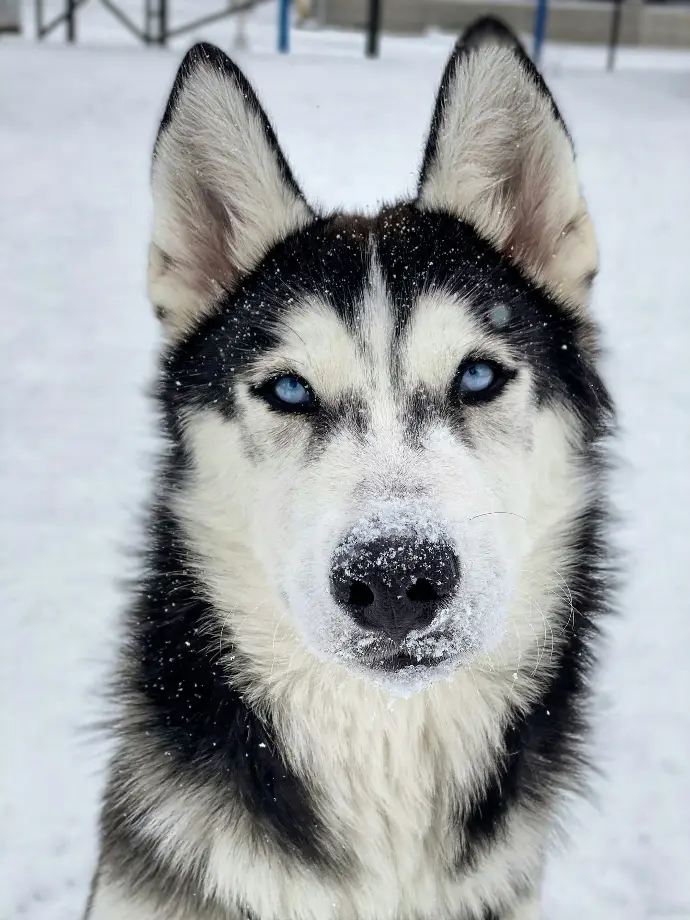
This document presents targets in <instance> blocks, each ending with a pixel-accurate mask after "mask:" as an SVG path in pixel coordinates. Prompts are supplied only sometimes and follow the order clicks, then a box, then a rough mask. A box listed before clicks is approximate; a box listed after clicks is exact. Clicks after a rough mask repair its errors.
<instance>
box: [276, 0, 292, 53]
mask: <svg viewBox="0 0 690 920" xmlns="http://www.w3.org/2000/svg"><path fill="white" fill-rule="evenodd" d="M289 50H290V0H280V3H279V4H278V51H280V53H281V54H287V53H288V51H289Z"/></svg>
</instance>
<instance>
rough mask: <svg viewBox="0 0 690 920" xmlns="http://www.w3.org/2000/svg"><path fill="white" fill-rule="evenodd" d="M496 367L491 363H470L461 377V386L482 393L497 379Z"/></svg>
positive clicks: (471, 391)
mask: <svg viewBox="0 0 690 920" xmlns="http://www.w3.org/2000/svg"><path fill="white" fill-rule="evenodd" d="M495 376H496V375H495V374H494V369H493V367H491V365H490V364H484V362H482V361H477V362H476V363H475V364H469V365H468V366H467V367H466V368H465V371H464V373H463V375H462V377H461V378H460V386H461V387H462V389H463V390H467V391H468V392H470V393H481V391H482V390H487V389H488V388H489V387H490V386H491V384H492V383H493V382H494V379H495Z"/></svg>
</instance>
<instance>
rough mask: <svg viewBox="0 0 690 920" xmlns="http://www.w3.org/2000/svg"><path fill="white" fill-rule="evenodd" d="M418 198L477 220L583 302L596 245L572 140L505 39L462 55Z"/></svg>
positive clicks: (535, 272) (521, 260)
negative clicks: (429, 166)
mask: <svg viewBox="0 0 690 920" xmlns="http://www.w3.org/2000/svg"><path fill="white" fill-rule="evenodd" d="M420 204H421V206H422V207H424V208H428V209H431V210H434V209H438V208H441V209H448V210H450V211H452V212H453V213H455V214H457V215H458V216H459V217H461V218H462V219H463V220H467V221H469V222H470V223H472V224H474V225H475V227H476V228H477V230H478V231H479V233H481V234H482V235H484V236H485V237H487V238H488V239H490V240H492V241H493V242H494V243H495V244H496V246H498V248H499V249H501V250H502V251H503V252H504V253H505V254H506V255H508V256H509V257H510V258H511V259H513V260H514V261H515V262H516V263H517V264H518V265H520V266H521V267H522V268H523V269H524V270H525V271H526V272H527V273H528V274H530V275H531V276H532V277H533V278H534V279H535V280H536V281H537V282H539V283H541V284H544V285H545V286H546V287H548V288H549V289H550V290H551V291H552V292H553V293H555V294H556V295H557V296H559V297H561V298H562V299H564V300H566V301H569V302H571V303H572V304H574V305H577V306H578V307H584V306H586V304H587V302H588V300H589V289H590V282H591V276H592V274H593V273H594V271H595V270H596V267H597V249H596V242H595V239H594V232H593V229H592V225H591V221H590V219H589V215H588V213H587V206H586V204H585V201H584V198H583V196H582V193H581V191H580V185H579V182H578V178H577V172H576V168H575V155H574V152H573V148H572V144H571V142H570V139H569V138H568V136H567V134H566V132H565V130H564V129H563V127H562V125H561V124H560V123H559V122H558V121H557V120H556V118H555V117H554V114H553V111H552V109H551V105H550V103H549V101H548V99H547V98H546V97H545V96H544V95H543V94H542V93H541V92H540V91H539V90H538V89H537V87H536V86H535V84H534V82H533V80H532V79H531V78H530V77H529V76H528V75H527V73H526V72H525V70H524V68H523V67H522V65H521V64H520V61H519V60H518V58H517V57H516V55H515V54H514V52H513V51H512V50H511V49H510V48H506V47H501V46H498V45H491V46H484V47H481V48H478V49H476V50H474V51H472V52H471V53H469V54H466V55H464V56H462V57H461V58H460V60H459V62H458V64H457V67H456V69H455V72H454V74H453V76H452V79H451V82H450V85H449V87H448V94H447V97H446V104H445V107H444V109H443V115H442V118H441V123H440V125H439V131H438V144H437V149H436V154H435V156H434V159H433V161H432V163H431V168H430V169H429V171H428V174H427V177H426V181H425V182H424V184H423V186H422V188H421V190H420Z"/></svg>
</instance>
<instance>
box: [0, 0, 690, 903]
mask: <svg viewBox="0 0 690 920" xmlns="http://www.w3.org/2000/svg"><path fill="white" fill-rule="evenodd" d="M201 5H202V3H201V0H199V2H197V0H194V7H195V8H197V9H198V8H199V7H200V6H201ZM49 6H50V4H49ZM92 6H93V5H92ZM130 6H131V3H130ZM139 7H140V4H134V7H133V8H134V9H136V8H139ZM176 8H177V7H176ZM187 8H188V9H189V8H190V6H189V3H187ZM273 15H274V11H273V10H272V9H271V8H266V9H263V10H261V11H260V12H259V13H258V14H257V17H256V21H255V22H253V23H252V24H251V25H250V49H249V51H248V52H246V53H244V54H242V55H240V56H239V59H240V61H241V63H242V64H243V65H244V67H245V68H246V70H247V71H248V73H249V75H250V76H251V78H252V79H253V80H254V81H255V83H256V85H257V87H258V89H259V91H260V93H261V95H262V96H263V97H264V99H265V101H266V103H267V106H268V109H269V111H270V113H271V114H272V116H273V117H274V120H275V122H276V124H277V127H278V133H279V135H280V136H281V138H282V140H283V142H284V144H285V146H286V148H287V151H288V153H289V155H290V157H291V159H292V161H293V163H294V165H295V167H296V171H297V173H298V175H299V176H300V178H301V179H302V181H303V184H304V186H305V188H306V190H307V191H308V192H309V193H311V194H312V195H313V196H316V197H317V198H319V199H321V200H322V201H324V202H326V203H328V204H331V205H335V204H338V203H343V204H346V205H349V206H356V205H372V204H373V203H375V202H376V201H377V200H378V199H381V198H391V197H393V196H395V195H397V194H399V193H400V192H402V191H403V190H405V189H410V188H411V185H412V183H413V179H414V175H415V169H416V165H417V162H418V157H419V152H420V145H421V142H422V135H423V132H424V129H425V127H426V122H427V119H428V117H429V114H430V107H431V103H432V99H433V94H434V89H435V85H436V83H437V81H438V79H439V76H440V73H441V69H442V67H443V63H444V58H445V54H446V52H447V49H448V47H449V46H450V43H451V38H450V37H448V36H429V37H427V38H425V39H396V40H389V41H385V42H384V46H383V57H382V59H381V60H380V61H376V62H369V61H365V60H364V59H363V58H362V55H361V49H362V39H361V36H351V35H347V34H344V33H341V34H338V33H328V34H324V33H315V32H313V33H311V32H310V33H303V34H300V35H297V36H295V40H294V53H293V54H292V55H291V56H289V57H287V58H281V57H278V56H277V55H275V54H274V52H273V45H274V41H275V34H274V29H273V24H272V17H273ZM81 28H82V34H83V36H84V38H85V39H87V40H88V43H86V44H84V45H82V46H77V47H73V48H67V47H64V46H61V45H58V44H55V43H53V44H48V45H45V46H37V45H35V44H33V43H31V42H29V41H26V40H24V41H22V40H19V39H3V40H2V41H1V42H0V311H1V316H2V321H1V322H0V338H1V340H2V353H1V360H0V406H1V428H0V515H1V529H0V558H1V560H2V583H1V584H2V588H1V591H2V609H1V612H0V617H1V620H0V626H1V629H0V688H1V697H0V699H1V706H0V739H1V740H0V777H1V784H0V918H2V920H15V918H27V920H75V918H78V917H79V915H80V910H81V907H82V904H83V901H84V898H85V894H86V890H87V885H88V879H89V874H90V872H91V869H92V867H93V862H94V857H95V852H96V838H95V828H96V816H97V800H98V793H99V789H100V786H101V782H102V767H103V756H104V752H103V747H102V745H100V744H99V743H98V742H96V741H94V740H93V738H92V736H91V734H90V733H89V732H88V731H87V729H88V725H89V723H90V722H91V720H92V719H93V718H94V717H97V716H98V713H99V704H98V697H97V690H98V686H99V681H100V680H101V678H102V676H103V673H104V669H105V668H106V667H107V664H108V661H109V658H110V656H111V655H112V648H113V640H114V636H115V633H116V622H117V612H118V607H119V602H120V595H119V591H118V587H117V579H118V578H119V577H120V575H121V574H122V568H123V562H122V560H123V556H124V553H123V550H124V549H126V547H127V544H128V543H131V541H132V540H133V539H134V537H135V535H136V508H137V503H138V499H139V498H140V497H141V495H142V494H143V492H144V490H145V486H146V475H147V474H146V470H147V462H148V458H149V456H150V454H151V450H152V444H151V441H150V435H149V433H148V432H149V427H148V426H149V421H150V419H149V414H148V413H149V409H148V407H147V404H146V401H145V398H144V388H145V386H146V383H147V381H149V380H150V377H151V373H152V364H153V354H154V349H155V342H156V326H155V323H154V321H153V319H152V318H151V314H150V310H149V307H148V305H147V303H146V300H145V297H144V291H143V279H144V269H145V254H146V243H147V231H148V223H149V217H150V209H149V197H148V167H149V154H150V147H151V142H152V139H153V135H154V130H155V127H156V122H157V119H158V117H159V116H160V113H161V107H162V105H163V102H164V98H165V95H166V93H167V91H168V89H169V86H170V83H171V81H172V78H173V74H174V71H175V67H176V64H177V63H178V61H179V55H180V48H182V47H184V46H185V45H187V44H189V42H190V40H191V39H189V38H188V39H185V40H183V41H182V42H181V43H180V45H178V47H177V48H176V49H172V50H168V51H161V50H156V49H151V50H144V49H143V48H141V47H138V46H135V45H134V44H132V43H131V42H128V41H127V40H126V37H125V36H124V35H123V34H122V33H121V32H120V31H119V27H118V26H117V24H113V23H112V22H111V21H110V20H109V19H107V18H106V17H105V16H104V14H102V13H99V12H98V10H97V9H96V8H95V7H94V9H91V8H87V10H86V15H85V17H84V22H83V25H82V27H81ZM233 33H234V26H232V25H230V24H227V23H226V24H224V25H220V26H217V27H214V29H212V30H209V31H207V32H205V33H204V35H205V36H208V37H210V38H211V39H212V40H216V41H217V42H218V43H219V44H221V45H224V46H225V47H226V48H229V47H230V46H231V42H232V36H233ZM603 59H604V54H603V51H601V50H600V49H599V50H594V51H592V50H589V51H582V52H578V51H577V50H573V49H568V50H566V49H557V48H549V49H548V55H547V63H546V70H547V77H548V78H549V79H550V81H551V83H552V85H553V88H554V90H555V92H556V95H557V97H558V99H559V101H560V102H561V103H562V107H563V110H564V112H565V115H566V118H567V119H568V120H569V121H570V123H571V126H572V128H573V133H574V135H575V139H576V142H577V144H578V147H579V151H580V166H581V171H582V176H583V179H584V184H585V187H586V190H587V192H588V194H589V198H590V201H591V206H592V210H593V213H594V217H595V222H596V224H597V225H598V229H599V235H600V242H601V250H602V273H601V276H600V280H599V281H598V284H597V294H596V302H595V307H594V308H595V310H596V313H597V316H598V317H599V318H600V320H601V323H602V324H603V326H604V328H605V332H606V337H607V341H608V344H609V346H610V358H609V362H608V363H609V377H610V380H611V383H612V386H613V390H614V393H615V395H616V397H617V399H618V403H619V405H620V410H621V421H622V435H621V439H620V444H619V452H620V455H621V458H622V460H623V464H622V469H621V471H620V473H619V474H618V477H617V491H618V493H619V495H620V502H619V503H620V507H621V509H622V511H623V515H624V517H623V520H624V523H623V525H622V527H621V532H620V541H621V543H622V544H623V546H624V547H625V549H626V550H627V551H628V553H629V554H630V562H629V577H628V579H627V583H626V587H625V591H624V594H623V603H622V610H623V614H624V615H623V617H622V618H620V619H619V620H618V621H616V622H614V623H613V624H612V626H611V642H610V651H609V654H608V656H607V660H606V666H605V669H604V671H603V673H602V675H601V678H600V688H599V697H600V712H601V725H600V728H599V732H598V736H597V756H598V761H599V763H600V765H601V767H602V770H603V771H604V779H603V780H602V781H601V783H600V804H599V806H598V809H597V808H593V807H592V806H589V805H579V806H578V807H577V811H576V819H577V823H576V827H575V830H574V833H573V839H572V843H571V845H570V847H569V848H568V849H567V850H566V851H564V852H563V853H562V854H559V855H557V856H556V857H555V858H554V860H553V863H552V865H551V866H550V869H549V873H548V877H547V884H546V891H545V911H546V916H547V918H549V920H643V918H650V920H651V918H656V917H663V918H672V920H680V918H690V872H689V871H688V866H690V669H689V668H688V666H687V658H688V654H689V652H688V649H689V648H690V605H689V604H688V600H687V598H688V596H689V592H688V590H687V588H686V582H685V579H686V577H687V574H688V555H689V553H690V533H689V526H688V518H689V516H690V514H689V513H690V500H689V493H690V487H689V485H688V482H689V481H690V475H689V471H690V374H688V370H687V367H688V364H687V362H688V353H689V352H690V301H689V299H688V290H689V289H690V230H689V224H688V215H689V214H690V55H683V54H676V55H670V54H661V53H656V54H651V53H649V52H629V53H625V54H623V55H622V58H621V69H620V70H619V71H618V72H617V73H616V74H614V75H609V74H606V73H604V72H603V70H602V65H603Z"/></svg>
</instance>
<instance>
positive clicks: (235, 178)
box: [148, 44, 314, 340]
mask: <svg viewBox="0 0 690 920" xmlns="http://www.w3.org/2000/svg"><path fill="white" fill-rule="evenodd" d="M152 185H153V200H154V225H153V238H152V242H151V248H150V255H149V274H148V287H149V296H150V298H151V301H152V303H153V305H154V307H155V308H156V311H157V313H158V314H159V315H160V317H161V318H162V320H163V324H164V327H165V330H166V334H167V337H168V338H169V339H171V340H172V339H175V338H178V337H179V336H181V335H184V333H185V332H186V331H187V330H189V329H190V328H191V327H192V326H193V325H194V324H195V323H196V322H197V321H198V320H199V319H200V318H201V317H202V316H203V315H205V314H206V313H208V312H209V311H210V310H212V309H213V306H214V304H216V303H217V301H218V299H219V298H220V297H221V295H222V294H223V292H224V291H229V290H232V289H233V288H234V287H235V286H236V285H237V283H238V282H239V280H240V279H241V278H242V277H243V276H244V275H246V274H247V273H248V272H250V271H252V269H254V268H255V267H256V266H257V264H258V263H259V262H260V260H261V258H262V257H263V256H264V254H265V253H266V252H267V250H268V249H269V248H270V247H271V246H272V245H273V244H275V243H276V242H277V241H278V240H280V239H281V238H282V237H284V236H286V235H287V234H289V233H291V232H293V231H295V230H297V229H299V228H300V227H303V226H305V225H306V224H307V223H309V222H310V221H311V220H312V219H313V217H314V215H313V212H312V211H311V209H310V208H309V206H308V205H307V203H306V202H305V200H304V197H303V196H302V193H301V192H300V190H299V188H298V186H297V183H296V182H295V180H294V178H293V176H292V173H291V172H290V168H289V167H288V165H287V162H286V160H285V157H284V156H283V154H282V153H281V150H280V148H279V146H278V142H277V140H276V136H275V134H274V132H273V129H272V127H271V125H270V123H269V121H268V119H267V117H266V115H265V114H264V112H263V110H262V108H261V106H260V105H259V102H258V100H257V98H256V96H255V94H254V92H253V90H252V88H251V87H250V85H249V83H248V82H247V80H246V78H245V77H244V75H243V74H242V72H241V71H240V70H239V69H238V68H237V67H236V66H235V65H234V64H233V63H232V61H231V60H230V59H229V58H228V57H227V56H226V55H225V54H223V52H222V51H220V50H219V49H218V48H215V47H213V46H212V45H207V44H200V45H196V46H195V47H194V48H192V50H191V51H189V52H188V54H187V55H186V57H185V58H184V60H183V62H182V65H181V66H180V69H179V71H178V73H177V77H176V79H175V83H174V86H173V89H172V93H171V95H170V99H169V101H168V105H167V108H166V110H165V114H164V116H163V121H162V123H161V126H160V129H159V132H158V137H157V139H156V145H155V148H154V154H153V172H152Z"/></svg>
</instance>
